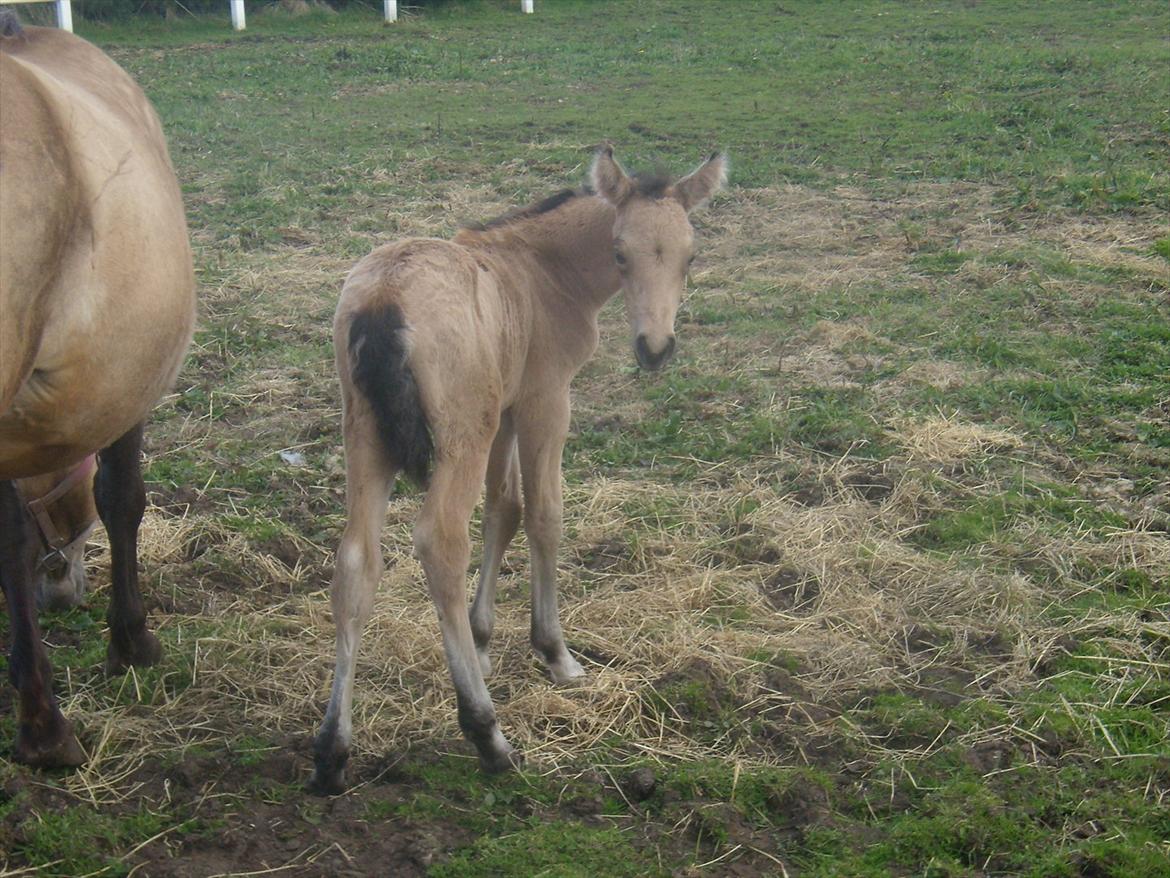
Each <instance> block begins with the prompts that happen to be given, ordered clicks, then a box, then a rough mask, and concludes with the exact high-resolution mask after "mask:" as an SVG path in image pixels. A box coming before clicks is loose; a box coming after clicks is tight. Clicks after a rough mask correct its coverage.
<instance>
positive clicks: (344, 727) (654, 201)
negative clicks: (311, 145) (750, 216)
mask: <svg viewBox="0 0 1170 878" xmlns="http://www.w3.org/2000/svg"><path fill="white" fill-rule="evenodd" d="M725 175H726V162H725V160H724V158H723V157H722V156H718V155H716V156H713V157H712V158H711V159H710V160H708V161H707V162H706V163H704V164H703V165H702V166H701V167H699V168H698V169H697V170H696V171H695V172H694V173H693V174H691V175H690V176H688V177H686V178H684V179H683V180H680V181H678V182H677V183H673V184H671V183H669V182H668V181H666V180H664V179H657V178H655V179H638V178H633V179H632V178H630V177H628V176H627V175H626V173H625V172H624V171H623V170H622V169H621V167H620V166H619V165H618V164H617V162H616V161H615V160H614V158H613V152H612V150H610V149H609V148H608V147H607V148H605V149H603V150H601V151H600V152H599V153H598V155H597V158H596V160H595V162H594V165H593V170H592V180H593V187H594V189H595V190H596V193H597V194H596V195H593V194H589V193H569V192H566V193H562V194H561V195H559V196H555V197H553V198H551V199H549V200H548V201H546V202H544V203H542V204H540V205H536V206H534V207H532V208H529V209H527V210H525V211H520V212H519V213H516V214H513V215H511V216H509V217H504V218H503V219H501V220H498V221H496V222H494V223H490V224H488V225H487V226H484V227H481V228H478V229H467V230H464V231H462V232H460V234H459V235H457V236H456V237H455V239H454V241H440V240H430V239H413V240H408V241H404V242H401V243H398V244H391V245H387V246H384V247H380V248H378V249H377V250H375V251H374V252H372V253H371V254H370V255H368V256H367V257H365V258H364V259H362V260H361V261H360V262H359V263H358V264H357V265H356V266H355V267H354V269H353V271H352V272H350V275H349V277H348V279H347V280H346V282H345V286H344V288H343V289H342V293H341V301H340V303H339V304H338V307H337V315H336V318H335V322H334V345H335V349H336V356H337V369H338V374H339V376H340V379H341V391H342V408H343V420H344V438H345V452H346V483H347V507H348V510H347V511H348V516H349V518H348V523H347V525H346V528H345V533H344V535H343V536H342V540H341V546H340V548H339V550H338V553H337V566H336V570H335V573H334V580H333V589H332V602H333V615H334V622H335V624H336V626H337V666H336V671H335V677H334V682H333V691H332V696H331V698H330V701H329V707H328V710H327V712H326V716H325V721H324V723H323V725H322V727H321V730H320V732H319V734H318V736H317V740H316V747H315V749H316V773H315V775H314V778H313V785H314V786H315V788H316V789H318V790H321V791H325V792H336V791H338V790H340V789H342V788H343V787H344V769H345V763H346V761H347V759H348V757H349V750H350V741H351V722H350V717H351V705H352V696H353V681H354V663H355V660H356V654H357V650H358V644H359V640H360V638H361V632H362V628H363V626H364V625H365V622H366V620H367V618H368V617H369V613H370V609H371V605H372V601H373V594H374V589H375V588H376V586H377V584H378V579H379V577H380V575H381V571H382V557H381V551H380V545H379V541H380V535H381V531H382V524H383V521H384V516H385V511H386V503H387V500H388V499H389V496H390V491H391V487H392V485H393V483H394V478H395V475H396V474H397V473H398V472H400V471H402V470H406V471H407V472H408V473H411V474H413V475H414V476H416V477H417V478H421V479H423V480H425V481H426V482H427V493H426V498H425V500H424V502H423V506H422V511H421V513H420V515H419V518H418V521H417V523H416V525H415V528H414V543H415V550H416V552H417V554H418V557H419V559H420V560H421V562H422V566H423V570H424V572H425V574H426V580H427V586H428V588H429V590H430V593H431V596H432V598H433V600H434V603H435V608H436V611H437V613H438V617H439V624H440V627H441V629H442V634H443V646H444V649H445V652H446V656H447V663H448V667H449V669H450V672H451V677H452V680H453V681H454V684H455V691H456V696H457V702H458V710H459V723H460V726H461V728H462V729H463V731H464V733H465V734H466V736H467V737H468V738H469V739H470V740H471V741H472V743H474V744H475V746H476V748H477V750H478V752H479V758H480V763H481V765H482V767H483V768H484V769H485V770H487V771H500V770H504V769H508V768H510V767H512V766H514V765H516V764H517V762H518V761H519V756H518V754H516V753H515V751H514V750H513V749H512V747H511V745H509V743H508V742H507V740H506V739H505V738H504V736H503V734H501V732H500V729H499V726H498V724H497V722H496V716H495V709H494V707H493V706H492V702H491V698H490V696H489V695H488V690H487V687H486V685H485V684H484V678H485V677H486V676H487V675H488V674H489V672H490V670H491V660H490V658H489V654H488V644H489V641H490V639H491V635H492V627H493V621H494V603H495V590H496V579H497V576H498V574H499V568H500V562H501V559H502V557H503V553H504V549H505V548H506V546H507V545H508V543H509V541H510V540H511V539H512V537H513V535H514V534H515V532H516V529H517V527H518V525H519V523H520V520H521V517H523V520H524V526H525V530H526V532H527V534H528V541H529V545H530V546H531V551H532V564H531V569H532V629H531V639H532V646H533V648H534V650H535V651H536V653H537V655H538V656H539V657H540V658H541V660H542V661H543V662H544V663H545V665H546V667H547V668H548V670H549V673H550V675H551V676H552V678H553V680H554V681H557V682H563V681H567V680H572V679H574V678H577V677H581V676H582V675H583V673H584V672H583V671H582V669H581V666H580V665H579V664H578V663H577V660H576V659H575V658H573V656H572V655H571V654H570V653H569V651H568V649H566V647H565V640H564V635H563V634H562V632H561V625H560V621H559V619H558V614H557V597H556V555H557V547H558V543H559V541H560V536H561V453H562V449H563V447H564V443H565V438H566V435H567V433H568V429H569V382H570V381H571V380H572V378H573V376H574V375H575V374H576V373H577V371H578V370H579V369H580V368H581V367H582V366H583V365H584V364H585V362H586V361H587V360H588V359H589V357H590V356H591V355H592V354H593V351H594V349H595V348H596V346H597V340H598V329H597V316H598V313H599V312H600V310H601V308H602V306H603V305H604V304H605V302H606V301H608V300H609V299H610V298H611V297H612V296H613V295H615V294H616V293H617V292H618V290H619V289H620V290H623V291H624V293H625V299H626V308H627V313H628V315H629V319H630V322H631V326H632V329H633V347H634V352H635V355H636V357H637V360H638V362H639V363H640V364H641V365H642V366H643V367H645V368H648V369H657V368H659V367H660V366H662V365H663V364H664V363H665V362H666V361H667V360H668V359H669V358H670V356H671V354H672V352H673V350H674V317H675V312H676V310H677V309H678V305H679V302H680V300H681V297H682V293H683V289H684V287H685V281H686V273H687V266H688V264H689V262H690V260H691V258H692V256H693V250H694V232H693V229H692V228H691V224H690V221H689V220H688V218H687V214H688V212H689V211H690V210H691V209H693V208H694V207H696V206H697V205H698V204H700V203H701V202H703V201H704V200H706V199H707V198H708V197H709V196H710V195H711V194H712V193H713V192H714V191H715V190H716V189H717V188H718V187H719V186H721V185H722V183H723V181H724V179H725ZM431 462H433V471H431V472H430V474H429V479H428V478H427V473H428V464H429V463H431ZM485 482H486V486H487V492H486V499H485V506H484V557H483V564H482V566H481V568H480V576H479V588H478V592H477V594H476V597H475V601H474V604H473V605H472V607H471V610H470V613H469V612H468V608H467V599H466V591H465V586H466V583H465V576H466V571H467V565H468V561H469V556H470V550H471V544H470V540H469V537H468V522H469V520H470V517H471V514H472V511H473V509H474V507H475V504H476V501H477V500H478V498H479V494H480V486H481V485H484V484H485Z"/></svg>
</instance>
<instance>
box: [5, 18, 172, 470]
mask: <svg viewBox="0 0 1170 878" xmlns="http://www.w3.org/2000/svg"><path fill="white" fill-rule="evenodd" d="M0 188H2V189H3V198H0V239H2V240H3V242H4V246H3V248H2V250H3V252H0V313H2V314H3V320H0V478H10V477H23V476H26V475H31V474H33V473H36V472H45V471H47V470H50V469H54V468H56V467H59V466H61V465H64V464H67V463H69V462H71V461H73V462H75V461H76V460H78V459H80V458H82V457H84V456H85V454H87V453H89V452H90V451H92V450H94V449H95V448H99V447H103V446H105V445H107V444H109V443H110V442H112V441H113V440H114V439H116V438H117V437H118V436H120V435H122V433H124V432H125V431H126V430H127V429H128V428H129V427H130V426H131V425H133V424H135V423H137V422H139V421H141V420H142V419H143V418H144V417H145V416H146V414H147V412H148V411H149V410H150V408H151V407H152V406H153V405H154V403H155V401H156V400H157V399H158V397H159V396H160V395H161V394H162V393H163V392H164V391H165V390H166V389H167V388H168V387H169V386H170V384H171V383H172V382H173V380H174V377H175V374H176V373H177V371H178V368H179V364H180V362H181V359H182V354H183V351H184V350H185V347H186V343H187V341H188V340H189V338H190V334H191V329H192V325H193V322H194V276H193V273H192V270H191V257H190V250H189V247H188V244H187V228H186V220H185V217H184V212H183V205H182V199H181V194H180V191H179V186H178V181H177V180H176V178H175V174H174V171H173V169H172V166H171V163H170V159H169V157H168V155H167V150H166V141H165V138H164V136H163V133H162V128H161V126H160V124H159V121H158V118H157V116H156V115H155V113H154V110H153V109H152V108H151V106H150V104H149V102H148V101H147V99H146V96H145V95H144V94H143V93H142V91H141V90H140V89H139V88H138V86H137V85H136V84H135V83H134V82H133V80H132V79H131V78H130V77H129V76H128V75H127V74H126V73H125V72H124V71H123V70H122V69H121V68H120V67H118V66H117V65H116V64H115V63H114V62H113V61H111V60H110V59H109V58H108V57H106V56H105V55H104V54H103V53H102V52H101V51H100V50H98V49H97V48H96V47H94V46H92V45H90V44H89V43H87V42H85V41H84V40H81V39H79V38H77V37H74V36H73V35H72V34H68V33H65V32H63V31H58V30H55V29H45V28H35V27H30V28H25V29H24V30H23V31H22V32H20V33H18V34H17V35H14V36H9V37H4V38H0Z"/></svg>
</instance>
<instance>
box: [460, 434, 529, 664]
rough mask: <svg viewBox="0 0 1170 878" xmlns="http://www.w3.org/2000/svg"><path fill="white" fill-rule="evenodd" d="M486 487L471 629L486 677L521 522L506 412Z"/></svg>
mask: <svg viewBox="0 0 1170 878" xmlns="http://www.w3.org/2000/svg"><path fill="white" fill-rule="evenodd" d="M485 482H486V486H487V491H486V493H485V495H484V503H483V564H482V565H481V566H480V568H479V588H478V589H477V590H476V592H475V602H474V603H473V604H472V605H471V633H472V634H473V635H474V637H475V651H476V653H477V654H478V655H479V667H480V670H481V671H482V672H483V675H484V677H487V676H490V674H491V672H492V660H491V656H490V655H489V654H488V643H489V642H490V641H491V639H492V629H493V628H494V627H495V621H496V581H497V580H498V579H499V577H500V562H501V561H502V560H503V558H504V550H505V549H507V548H508V543H510V542H511V541H512V537H514V536H515V535H516V528H518V527H519V526H520V509H521V504H520V461H519V457H518V455H517V453H516V430H515V428H514V427H513V426H512V418H511V417H510V416H508V415H505V417H504V418H503V420H502V421H501V423H500V429H499V431H498V432H497V433H496V438H495V440H494V441H493V442H492V450H491V455H490V456H489V457H488V468H487V479H486V480H485Z"/></svg>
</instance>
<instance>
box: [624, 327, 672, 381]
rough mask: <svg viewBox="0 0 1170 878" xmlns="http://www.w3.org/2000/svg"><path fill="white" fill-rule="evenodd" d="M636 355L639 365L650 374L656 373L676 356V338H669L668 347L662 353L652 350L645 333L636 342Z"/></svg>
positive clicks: (667, 340)
mask: <svg viewBox="0 0 1170 878" xmlns="http://www.w3.org/2000/svg"><path fill="white" fill-rule="evenodd" d="M634 354H635V356H637V358H638V365H639V366H641V367H642V368H643V369H646V370H648V371H650V372H656V371H658V370H659V369H661V368H662V367H663V366H665V365H666V361H667V360H669V359H670V358H671V357H672V356H673V355H674V336H673V335H671V336H668V337H667V339H666V345H665V347H663V348H662V350H660V351H652V350H650V344H649V342H647V341H646V335H645V333H643V334H641V335H639V336H638V338H637V339H635V341H634Z"/></svg>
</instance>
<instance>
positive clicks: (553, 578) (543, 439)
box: [517, 394, 585, 683]
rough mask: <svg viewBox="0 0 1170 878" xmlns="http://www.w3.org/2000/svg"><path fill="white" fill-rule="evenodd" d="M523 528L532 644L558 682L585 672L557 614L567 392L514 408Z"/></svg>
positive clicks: (567, 421)
mask: <svg viewBox="0 0 1170 878" xmlns="http://www.w3.org/2000/svg"><path fill="white" fill-rule="evenodd" d="M517 416H518V418H519V421H518V423H517V432H518V436H519V444H520V471H521V473H522V475H523V481H524V531H525V533H527V534H528V545H529V548H530V550H531V552H532V564H531V568H532V648H533V649H534V650H535V651H536V654H537V655H538V656H540V658H541V659H542V660H543V661H544V663H545V666H546V667H547V668H548V672H549V675H550V676H551V677H552V678H553V680H554V681H555V682H557V683H565V682H568V681H569V680H572V679H575V678H577V677H583V676H584V675H585V671H584V670H582V668H581V665H580V664H578V663H577V660H576V659H575V658H573V657H572V656H571V655H570V654H569V650H568V649H567V648H566V647H565V635H564V634H563V633H562V631H561V620H560V617H559V615H558V613H557V550H558V548H559V547H560V541H561V516H562V511H563V510H562V507H563V500H562V495H561V453H562V451H563V450H564V447H565V437H566V436H567V435H568V433H569V397H568V395H567V394H565V395H564V396H556V397H554V398H541V399H539V400H537V401H536V404H533V405H529V406H527V407H526V408H525V410H524V411H523V412H519V413H518V415H517Z"/></svg>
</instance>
